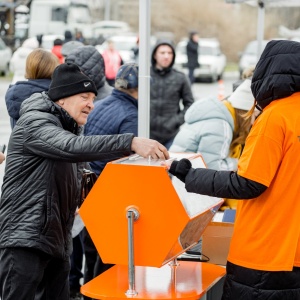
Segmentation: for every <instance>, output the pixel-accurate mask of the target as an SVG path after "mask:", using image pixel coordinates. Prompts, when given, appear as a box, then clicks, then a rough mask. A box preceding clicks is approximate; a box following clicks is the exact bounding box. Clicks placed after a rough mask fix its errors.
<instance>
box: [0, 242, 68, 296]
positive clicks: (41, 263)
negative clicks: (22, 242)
mask: <svg viewBox="0 0 300 300" xmlns="http://www.w3.org/2000/svg"><path fill="white" fill-rule="evenodd" d="M69 271H70V261H69V259H66V260H63V259H58V258H54V257H52V256H50V255H48V254H46V253H43V252H41V251H39V250H36V249H32V248H3V249H0V298H1V299H2V300H16V299H18V300H66V299H69V281H68V276H69Z"/></svg>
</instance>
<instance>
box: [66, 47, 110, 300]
mask: <svg viewBox="0 0 300 300" xmlns="http://www.w3.org/2000/svg"><path fill="white" fill-rule="evenodd" d="M69 43H72V42H69ZM65 62H66V63H75V64H76V65H77V66H79V67H80V69H81V71H82V72H83V73H84V74H85V75H87V76H88V77H89V78H90V79H91V80H93V81H94V83H95V85H96V88H97V92H98V95H97V96H96V98H95V100H94V103H95V102H96V101H98V100H101V99H103V98H105V97H107V96H109V95H110V94H111V92H112V90H113V87H111V86H110V85H109V84H108V83H107V82H106V77H105V66H104V60H103V57H102V55H101V54H100V53H99V51H98V50H97V49H96V48H95V47H94V46H83V45H82V46H79V47H75V48H74V49H73V50H71V51H70V52H69V53H68V55H67V57H66V59H65ZM83 254H84V255H85V267H84V274H82V271H81V270H82V263H83ZM96 258H97V250H96V248H95V246H94V244H93V242H92V240H91V238H90V236H89V234H88V232H87V230H86V228H83V230H82V231H81V232H80V233H79V234H78V235H77V236H75V237H73V253H72V255H71V271H70V278H69V280H70V296H71V298H74V299H76V297H77V296H78V295H80V287H81V284H80V280H81V278H82V277H84V282H88V281H89V280H90V279H91V278H93V274H94V265H95V263H96ZM91 266H92V267H91ZM85 298H86V299H88V298H87V297H85Z"/></svg>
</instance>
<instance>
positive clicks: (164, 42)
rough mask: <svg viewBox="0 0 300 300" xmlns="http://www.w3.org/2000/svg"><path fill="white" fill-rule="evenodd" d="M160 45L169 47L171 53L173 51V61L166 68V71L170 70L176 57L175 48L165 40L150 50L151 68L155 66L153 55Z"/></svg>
mask: <svg viewBox="0 0 300 300" xmlns="http://www.w3.org/2000/svg"><path fill="white" fill-rule="evenodd" d="M161 45H167V46H169V47H171V48H172V51H173V61H172V62H171V64H170V66H169V67H168V68H167V69H171V68H172V67H173V65H174V62H175V57H176V53H175V48H174V46H173V44H172V43H171V42H170V41H167V40H165V41H164V40H162V41H159V42H158V43H157V44H156V45H155V46H154V48H153V50H152V55H151V64H152V67H153V68H155V65H156V60H155V58H154V55H155V52H156V50H157V48H158V47H159V46H161Z"/></svg>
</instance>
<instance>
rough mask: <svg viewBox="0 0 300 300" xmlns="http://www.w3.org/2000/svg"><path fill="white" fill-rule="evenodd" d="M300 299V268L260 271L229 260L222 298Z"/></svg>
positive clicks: (232, 299)
mask: <svg viewBox="0 0 300 300" xmlns="http://www.w3.org/2000/svg"><path fill="white" fill-rule="evenodd" d="M266 299H268V300H299V299H300V268H296V267H294V269H293V270H292V271H273V272H271V271H260V270H254V269H248V268H245V267H241V266H238V265H235V264H233V263H231V262H227V266H226V277H225V283H224V289H223V296H222V300H266Z"/></svg>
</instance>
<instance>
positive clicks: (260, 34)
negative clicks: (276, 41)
mask: <svg viewBox="0 0 300 300" xmlns="http://www.w3.org/2000/svg"><path fill="white" fill-rule="evenodd" d="M257 6H258V15H257V60H259V58H260V55H261V53H262V41H263V39H264V31H265V2H264V0H258V1H257Z"/></svg>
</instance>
